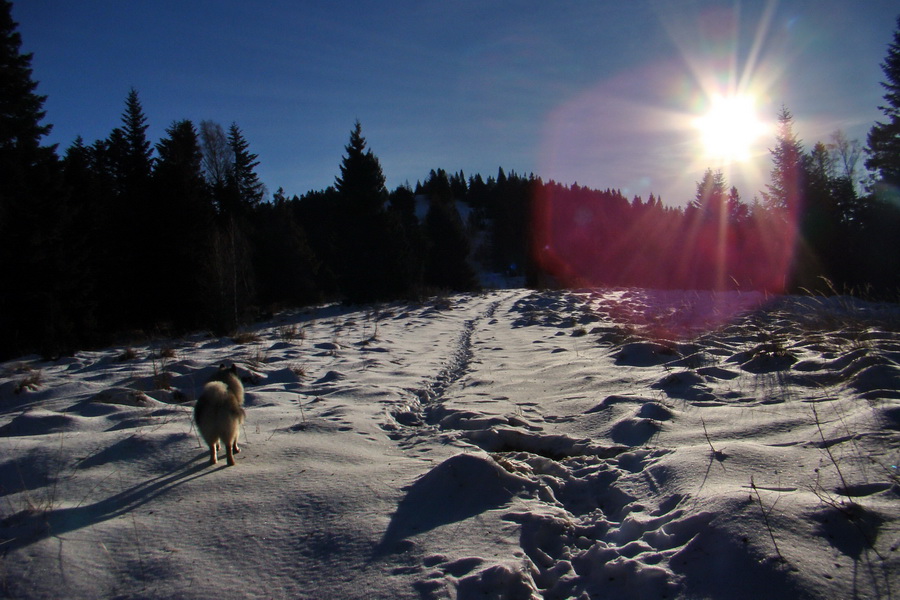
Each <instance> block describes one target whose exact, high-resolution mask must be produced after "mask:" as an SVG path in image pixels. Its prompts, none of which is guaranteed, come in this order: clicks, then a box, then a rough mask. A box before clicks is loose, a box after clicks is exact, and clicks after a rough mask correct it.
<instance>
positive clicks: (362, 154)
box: [335, 121, 388, 218]
mask: <svg viewBox="0 0 900 600" xmlns="http://www.w3.org/2000/svg"><path fill="white" fill-rule="evenodd" d="M344 149H345V150H346V151H347V154H346V156H344V159H343V161H342V163H341V175H340V177H337V178H335V188H336V189H337V191H338V193H339V194H340V195H341V197H342V198H343V199H344V202H345V203H346V205H347V208H348V209H349V210H350V211H351V212H352V214H354V215H357V216H358V217H360V218H365V217H366V216H372V215H376V214H378V213H380V212H381V211H382V210H383V209H384V204H385V202H386V201H387V195H388V194H387V188H385V186H384V183H385V179H384V173H383V172H382V170H381V162H380V161H379V160H378V157H377V156H375V155H374V154H372V151H371V150H368V149H366V138H364V137H363V135H362V125H361V124H360V122H359V121H356V124H355V125H354V127H353V131H352V132H351V133H350V143H349V144H347V146H345V148H344Z"/></svg>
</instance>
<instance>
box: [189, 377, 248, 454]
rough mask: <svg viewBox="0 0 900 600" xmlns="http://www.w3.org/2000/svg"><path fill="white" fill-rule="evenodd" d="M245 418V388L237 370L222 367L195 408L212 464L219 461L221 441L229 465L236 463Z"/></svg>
mask: <svg viewBox="0 0 900 600" xmlns="http://www.w3.org/2000/svg"><path fill="white" fill-rule="evenodd" d="M244 417H245V412H244V386H243V385H242V384H241V380H240V379H239V378H238V376H237V367H236V366H235V365H231V366H230V367H226V366H225V365H220V366H219V369H218V371H216V373H214V374H213V376H212V377H210V378H209V382H208V383H207V384H206V385H204V386H203V393H202V394H201V395H200V398H199V399H198V400H197V404H196V405H194V422H196V423H197V429H198V431H200V435H201V436H203V439H204V440H205V441H206V443H207V445H208V446H209V464H211V465H214V464H216V463H217V462H218V451H219V442H221V443H222V445H224V446H225V452H226V454H227V457H228V466H233V465H234V464H235V462H234V455H235V454H237V453H238V452H240V451H241V449H240V448H239V447H238V432H239V431H240V428H241V424H242V423H243V422H244Z"/></svg>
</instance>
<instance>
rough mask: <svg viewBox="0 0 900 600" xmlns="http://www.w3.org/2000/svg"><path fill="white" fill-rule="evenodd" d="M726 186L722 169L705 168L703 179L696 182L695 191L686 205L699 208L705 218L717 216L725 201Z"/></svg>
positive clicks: (720, 212)
mask: <svg viewBox="0 0 900 600" xmlns="http://www.w3.org/2000/svg"><path fill="white" fill-rule="evenodd" d="M726 187H727V184H726V183H725V175H724V174H723V173H722V171H715V172H713V170H712V169H706V171H705V172H704V173H703V179H701V180H700V181H699V182H697V193H696V194H695V195H694V199H693V200H691V202H690V204H689V205H688V206H690V207H691V208H694V209H697V210H699V211H700V212H701V214H702V215H703V216H704V217H705V218H713V217H719V216H720V215H721V214H722V211H723V209H724V207H725V203H726V196H727V192H726V190H725V188H726Z"/></svg>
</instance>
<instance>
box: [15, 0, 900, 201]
mask: <svg viewBox="0 0 900 600" xmlns="http://www.w3.org/2000/svg"><path fill="white" fill-rule="evenodd" d="M898 15H900V4H897V2H896V0H862V1H859V0H782V1H780V2H779V1H768V2H767V1H766V0H759V1H745V2H727V1H718V2H717V1H703V0H697V1H691V0H669V1H650V0H631V1H628V2H618V1H612V0H569V1H558V2H549V1H547V0H516V1H513V0H506V1H504V0H498V1H491V0H477V1H474V0H462V1H449V0H448V1H436V0H415V1H414V0H391V1H390V2H387V1H375V0H355V1H345V0H322V1H319V2H311V1H305V0H300V1H297V0H260V1H255V0H254V1H248V0H189V1H185V0H153V1H143V0H89V1H82V2H73V1H71V0H18V1H17V2H15V4H14V6H13V18H14V19H15V20H16V21H17V22H18V23H19V31H20V32H21V34H22V37H23V49H24V50H25V51H28V52H34V54H35V56H34V59H33V62H32V67H33V70H34V73H33V77H34V79H36V80H37V81H39V82H40V83H39V86H38V92H39V93H41V94H46V95H48V100H47V102H46V103H45V105H44V108H45V109H46V111H47V118H46V122H48V123H51V124H53V126H54V128H53V132H52V134H51V135H50V136H49V138H48V140H49V141H50V142H53V143H58V144H59V152H60V154H62V152H63V151H64V150H65V148H66V147H68V146H69V145H70V144H71V142H72V141H73V140H74V139H75V137H76V136H77V135H81V136H82V137H84V139H85V141H86V142H87V143H91V142H93V141H94V140H96V139H100V138H105V137H106V136H108V135H109V133H110V131H111V130H112V128H113V127H116V126H118V125H119V124H120V115H121V113H122V112H123V109H124V102H125V97H126V95H127V94H128V91H129V89H130V88H131V87H134V88H135V89H137V90H138V92H139V94H140V97H141V101H142V103H143V106H144V110H145V113H146V114H147V116H148V119H149V121H150V131H149V134H150V137H151V139H152V140H153V141H154V142H156V141H158V139H159V138H160V137H162V136H163V135H164V130H165V128H166V127H168V126H169V125H170V124H171V123H172V122H173V121H175V120H179V119H185V118H186V119H191V120H193V121H194V122H195V124H199V122H200V121H201V120H204V119H211V120H214V121H218V122H220V123H221V124H222V125H223V126H225V127H227V126H228V125H229V124H230V123H231V122H232V121H234V122H236V123H237V124H238V125H239V126H240V127H241V128H242V129H243V131H244V134H245V136H246V138H247V140H248V142H249V143H250V149H251V151H253V152H256V153H257V154H258V155H259V159H260V161H261V164H260V167H259V169H258V170H259V174H260V177H261V179H262V180H263V181H264V183H265V184H266V185H267V187H268V188H269V191H270V192H274V191H275V190H276V189H277V188H278V187H284V189H285V191H286V192H287V193H288V194H291V195H292V194H303V193H304V192H307V191H309V190H312V189H323V188H325V187H327V186H328V185H331V184H332V183H333V182H334V177H335V175H337V174H338V166H339V163H340V160H341V156H342V155H343V153H344V145H345V144H346V143H347V141H348V139H349V135H350V131H351V129H352V128H353V124H354V121H355V120H356V119H357V118H358V119H359V120H360V121H361V123H362V126H363V135H364V136H365V137H366V138H367V140H368V142H369V147H370V148H371V149H372V150H373V152H374V153H375V154H376V155H377V156H378V157H379V158H380V159H381V164H382V167H383V169H384V172H385V175H386V177H387V183H388V187H389V188H391V189H393V188H394V187H396V186H398V185H401V184H403V183H404V182H406V181H409V182H410V183H411V184H413V185H414V184H415V182H416V181H417V180H424V179H425V177H426V176H427V175H428V172H429V171H430V170H431V169H433V168H443V169H446V170H447V171H451V172H455V171H458V170H460V169H462V170H464V171H465V173H466V175H472V174H474V173H476V172H480V173H482V174H483V175H485V176H487V175H495V174H496V172H497V168H498V167H499V166H502V167H503V168H505V169H506V170H507V171H509V170H515V171H516V172H518V173H522V174H527V173H531V172H533V173H535V174H536V175H540V176H541V177H543V178H544V179H545V180H547V179H555V180H557V181H560V182H562V183H568V184H571V183H574V182H578V183H579V184H581V185H585V186H590V187H596V188H601V189H605V188H619V189H621V190H622V191H623V192H624V193H626V194H627V195H629V196H631V195H634V194H640V195H642V196H643V197H644V198H645V199H646V197H647V195H648V194H649V193H650V192H654V193H655V194H657V195H661V196H662V198H663V200H664V201H665V202H666V203H667V204H672V205H676V204H678V205H680V204H684V203H685V202H687V201H688V200H689V199H690V198H691V197H693V195H694V192H695V191H696V182H697V181H699V180H700V179H701V177H702V175H703V171H704V170H705V169H706V168H707V167H713V168H719V167H721V168H723V170H724V171H725V172H726V176H727V177H728V181H729V183H730V184H735V185H737V187H738V189H739V190H740V192H741V195H742V196H743V197H744V199H745V200H748V201H749V200H751V199H752V198H753V196H754V195H757V194H758V192H759V190H760V189H763V187H764V185H765V183H766V180H767V177H768V173H769V170H770V168H771V163H770V159H769V154H768V150H767V149H768V148H770V147H772V145H773V139H774V138H772V137H771V135H770V134H764V135H762V136H760V137H759V138H758V140H757V142H756V143H755V145H754V146H753V147H752V148H751V154H752V157H751V159H750V160H748V161H745V162H740V163H727V164H716V163H717V159H715V158H713V157H710V156H708V155H706V154H705V152H704V150H703V147H702V146H701V144H700V141H699V138H700V132H699V131H698V129H697V128H696V127H695V125H694V124H695V122H696V119H697V118H698V117H699V116H702V115H703V114H704V113H706V111H708V110H709V108H710V106H711V104H712V101H713V100H712V98H713V96H714V95H715V94H717V93H720V94H727V93H728V92H733V91H740V92H741V93H744V94H746V95H748V96H749V97H750V98H752V99H753V101H754V103H755V106H756V111H757V114H758V116H759V118H760V119H761V120H762V121H764V122H769V123H771V122H773V121H774V120H775V118H776V116H777V113H778V111H779V109H780V107H781V106H782V105H786V106H787V107H788V109H789V110H791V112H792V113H793V114H794V116H795V125H796V131H797V132H798V134H799V136H800V138H801V139H802V140H803V141H804V143H805V144H806V146H807V148H809V147H811V146H812V144H813V143H815V142H816V141H820V140H821V141H827V140H828V138H829V136H830V134H831V132H832V131H834V130H836V129H842V130H843V131H844V132H845V133H846V134H847V136H848V137H850V138H851V139H852V138H857V139H859V140H860V141H861V142H862V143H863V144H864V143H865V137H866V134H867V132H868V130H869V128H870V127H871V126H872V124H873V123H874V122H875V121H876V120H877V119H879V118H883V117H882V114H881V112H880V111H878V108H877V107H878V106H879V105H880V104H882V103H883V99H882V95H883V92H884V90H883V89H882V87H881V86H880V85H879V82H880V81H882V80H883V79H884V75H883V73H882V71H881V68H880V64H881V62H882V61H883V60H884V57H885V55H886V52H887V46H888V44H889V43H890V42H891V41H892V35H893V32H894V30H895V28H896V23H897V21H896V19H897V16H898Z"/></svg>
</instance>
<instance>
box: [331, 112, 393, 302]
mask: <svg viewBox="0 0 900 600" xmlns="http://www.w3.org/2000/svg"><path fill="white" fill-rule="evenodd" d="M345 150H346V151H347V154H346V155H345V156H344V158H343V161H342V162H341V166H340V171H341V174H340V177H337V178H336V179H335V187H336V189H337V195H338V199H339V205H340V209H341V218H342V221H343V226H342V232H341V239H340V240H339V241H338V246H339V248H340V257H341V258H340V266H339V271H340V281H341V288H342V290H343V292H344V294H345V296H346V299H347V300H348V301H349V302H353V303H364V302H372V301H375V300H382V299H387V298H389V297H391V296H393V295H394V290H393V289H392V288H393V285H391V284H390V283H389V282H388V278H387V277H386V274H387V273H388V270H389V269H390V264H391V262H392V261H391V260H390V256H391V255H392V253H391V252H390V251H389V250H388V235H389V234H388V231H389V226H388V218H387V214H386V212H385V204H386V201H387V196H388V194H387V189H386V188H385V186H384V181H385V179H384V173H383V172H382V170H381V163H380V162H379V160H378V158H377V157H376V156H375V155H374V154H372V151H371V150H367V149H366V139H365V138H364V137H363V135H362V126H361V125H360V122H359V121H356V124H355V125H354V128H353V131H352V132H351V134H350V142H349V144H347V146H346V147H345Z"/></svg>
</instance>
